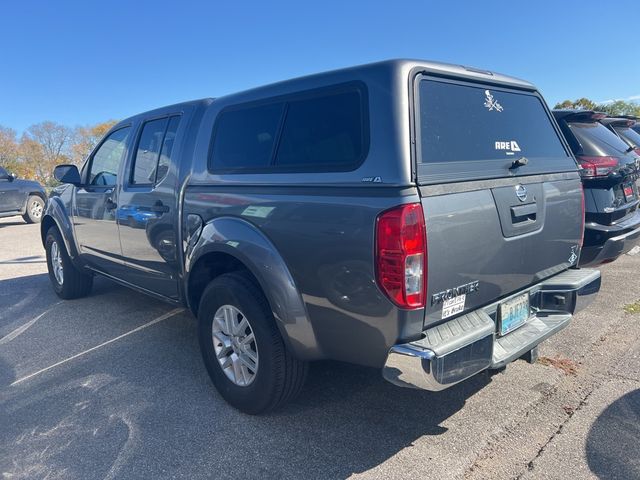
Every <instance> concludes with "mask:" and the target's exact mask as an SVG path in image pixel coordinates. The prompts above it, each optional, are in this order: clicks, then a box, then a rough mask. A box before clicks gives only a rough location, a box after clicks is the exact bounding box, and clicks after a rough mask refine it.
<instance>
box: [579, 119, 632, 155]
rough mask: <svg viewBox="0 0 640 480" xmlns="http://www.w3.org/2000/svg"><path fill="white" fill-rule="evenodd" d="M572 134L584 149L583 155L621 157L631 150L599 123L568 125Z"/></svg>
mask: <svg viewBox="0 0 640 480" xmlns="http://www.w3.org/2000/svg"><path fill="white" fill-rule="evenodd" d="M568 126H569V128H570V129H571V132H572V133H573V134H574V135H575V137H576V140H578V142H579V143H580V146H581V147H582V151H581V152H576V153H577V154H579V155H580V154H581V155H593V156H607V155H620V154H621V153H625V152H626V151H627V149H628V148H629V147H628V146H627V144H626V143H624V142H623V141H622V140H621V139H620V138H619V137H618V136H617V135H616V134H615V133H613V132H612V131H611V130H609V129H608V128H607V127H605V126H604V125H602V124H601V123H598V122H587V123H578V122H570V123H568Z"/></svg>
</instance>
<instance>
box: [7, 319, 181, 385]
mask: <svg viewBox="0 0 640 480" xmlns="http://www.w3.org/2000/svg"><path fill="white" fill-rule="evenodd" d="M182 312H184V308H176V309H174V310H171V311H170V312H167V313H165V314H164V315H160V316H159V317H158V318H154V319H153V320H151V321H150V322H147V323H145V324H144V325H140V326H139V327H137V328H134V329H133V330H130V331H128V332H126V333H123V334H122V335H118V336H117V337H115V338H112V339H111V340H107V341H106V342H103V343H101V344H100V345H96V346H95V347H91V348H90V349H88V350H85V351H84V352H80V353H78V354H76V355H74V356H72V357H69V358H66V359H64V360H61V361H59V362H57V363H54V364H53V365H49V366H48V367H46V368H43V369H42V370H38V371H37V372H34V373H31V374H29V375H27V376H26V377H22V378H19V379H18V380H16V381H15V382H13V383H12V384H11V386H12V387H13V386H14V385H18V384H19V383H22V382H24V381H26V380H29V379H30V378H33V377H35V376H36V375H40V374H41V373H44V372H47V371H49V370H51V369H52V368H55V367H59V366H60V365H63V364H65V363H67V362H70V361H71V360H75V359H76V358H79V357H82V356H84V355H86V354H87V353H90V352H93V351H94V350H97V349H99V348H102V347H104V346H105V345H109V344H110V343H113V342H115V341H117V340H120V339H121V338H124V337H127V336H129V335H131V334H132V333H136V332H139V331H140V330H144V329H145V328H147V327H150V326H152V325H155V324H156V323H159V322H161V321H163V320H166V319H168V318H171V317H173V316H175V315H178V314H179V313H182Z"/></svg>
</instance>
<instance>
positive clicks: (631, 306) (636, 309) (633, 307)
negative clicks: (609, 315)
mask: <svg viewBox="0 0 640 480" xmlns="http://www.w3.org/2000/svg"><path fill="white" fill-rule="evenodd" d="M624 311H625V312H626V313H630V314H632V315H634V314H636V313H640V300H638V301H637V302H634V303H628V304H627V305H625V306H624Z"/></svg>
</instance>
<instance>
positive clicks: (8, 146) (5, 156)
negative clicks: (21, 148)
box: [0, 126, 18, 171]
mask: <svg viewBox="0 0 640 480" xmlns="http://www.w3.org/2000/svg"><path fill="white" fill-rule="evenodd" d="M17 161H18V139H17V137H16V132H15V130H12V129H11V128H7V127H2V126H0V166H2V167H4V168H6V169H7V170H10V171H15V169H16V164H17Z"/></svg>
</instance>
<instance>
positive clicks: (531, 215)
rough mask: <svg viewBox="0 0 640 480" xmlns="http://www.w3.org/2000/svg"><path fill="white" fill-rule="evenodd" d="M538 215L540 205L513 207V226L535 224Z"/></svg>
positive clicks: (531, 204)
mask: <svg viewBox="0 0 640 480" xmlns="http://www.w3.org/2000/svg"><path fill="white" fill-rule="evenodd" d="M537 214H538V205H537V204H536V203H530V204H528V205H520V206H517V207H511V222H512V223H513V224H516V223H522V222H535V220H536V216H537Z"/></svg>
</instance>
